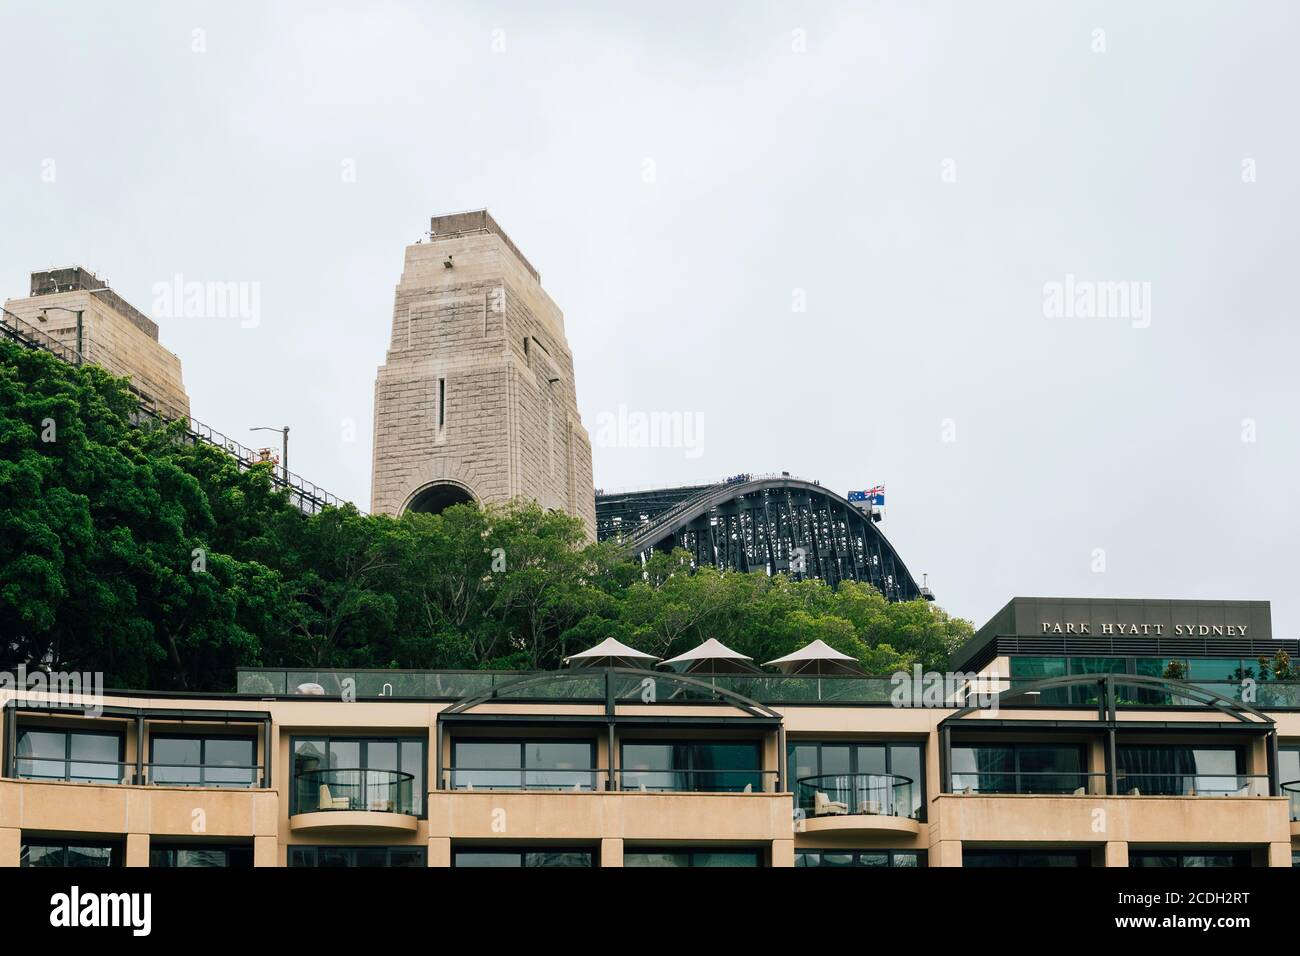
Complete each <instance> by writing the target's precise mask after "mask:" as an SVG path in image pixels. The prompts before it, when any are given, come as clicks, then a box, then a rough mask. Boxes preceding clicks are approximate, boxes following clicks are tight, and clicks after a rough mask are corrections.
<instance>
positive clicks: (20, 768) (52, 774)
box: [14, 757, 135, 786]
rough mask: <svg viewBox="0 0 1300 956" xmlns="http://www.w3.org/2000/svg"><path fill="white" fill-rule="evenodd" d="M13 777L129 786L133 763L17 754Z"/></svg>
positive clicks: (131, 779) (132, 778) (132, 779)
mask: <svg viewBox="0 0 1300 956" xmlns="http://www.w3.org/2000/svg"><path fill="white" fill-rule="evenodd" d="M14 776H15V777H18V778H20V779H23V780H62V781H66V782H68V783H99V784H110V785H113V786H122V785H129V784H131V783H132V781H134V779H135V764H134V763H128V762H127V761H124V760H79V759H77V758H75V757H73V758H63V757H18V758H16V759H15V760H14Z"/></svg>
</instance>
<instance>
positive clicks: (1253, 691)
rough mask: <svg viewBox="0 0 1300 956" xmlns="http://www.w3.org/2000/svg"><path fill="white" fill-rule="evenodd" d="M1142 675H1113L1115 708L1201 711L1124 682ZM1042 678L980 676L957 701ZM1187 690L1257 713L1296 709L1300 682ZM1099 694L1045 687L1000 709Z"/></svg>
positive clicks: (1220, 683) (1076, 702)
mask: <svg viewBox="0 0 1300 956" xmlns="http://www.w3.org/2000/svg"><path fill="white" fill-rule="evenodd" d="M1135 676H1142V675H1132V674H1128V675H1126V674H1116V675H1114V677H1115V681H1114V684H1115V691H1116V697H1117V699H1116V706H1117V707H1120V708H1125V709H1127V708H1132V709H1136V710H1159V709H1163V708H1167V707H1168V708H1178V707H1191V708H1197V709H1200V708H1203V707H1204V706H1205V705H1204V703H1203V702H1201V701H1198V700H1196V699H1194V698H1191V697H1187V696H1183V695H1180V694H1177V693H1174V692H1170V691H1165V690H1161V689H1157V688H1153V687H1144V686H1141V685H1138V684H1135V683H1127V684H1126V683H1125V682H1124V678H1125V677H1135ZM1043 679H1044V678H1042V677H992V676H985V675H982V676H980V677H977V678H975V679H973V680H971V681H969V682H968V683H967V684H965V685H963V687H962V689H961V691H960V692H959V693H958V695H957V696H958V699H966V698H967V697H973V695H974V694H975V693H983V694H988V693H997V692H999V691H1008V690H1017V689H1019V688H1022V687H1027V686H1029V685H1030V684H1035V683H1038V682H1039V681H1041V680H1043ZM1183 683H1185V684H1187V685H1188V686H1190V687H1197V688H1201V689H1202V690H1208V691H1213V692H1215V693H1217V694H1222V695H1223V696H1224V697H1229V698H1232V699H1233V700H1239V701H1243V702H1245V703H1249V704H1251V705H1252V706H1254V707H1257V708H1259V709H1261V710H1300V681H1297V680H1256V679H1254V678H1249V679H1245V680H1183ZM1099 693H1100V691H1099V688H1098V687H1097V686H1096V685H1092V684H1079V685H1075V686H1071V687H1056V688H1049V689H1047V690H1044V691H1042V692H1040V693H1037V694H1032V695H1025V696H1021V697H1017V698H1016V699H1014V700H1011V701H1006V702H1003V703H1002V704H1001V705H1000V706H1003V707H1008V708H1010V707H1053V708H1062V707H1092V706H1095V705H1096V704H1097V702H1098V695H1099Z"/></svg>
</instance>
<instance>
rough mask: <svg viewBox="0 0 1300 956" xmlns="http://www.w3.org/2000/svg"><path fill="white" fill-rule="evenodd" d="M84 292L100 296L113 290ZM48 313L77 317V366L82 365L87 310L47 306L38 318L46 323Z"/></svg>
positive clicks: (87, 290)
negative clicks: (83, 331)
mask: <svg viewBox="0 0 1300 956" xmlns="http://www.w3.org/2000/svg"><path fill="white" fill-rule="evenodd" d="M82 291H83V292H87V293H89V294H90V295H98V294H99V293H101V292H109V291H111V290H110V289H109V288H108V287H107V286H105V287H104V288H102V289H83V290H82ZM46 312H68V313H70V314H72V315H75V316H76V317H77V348H76V353H77V361H76V363H75V364H77V365H80V364H81V339H82V328H83V325H84V317H85V315H86V310H85V309H69V308H68V307H67V306H66V305H47V306H44V307H43V308H42V309H41V311H40V313H39V314H38V317H39V318H40V320H41V321H42V322H44V321H45V313H46Z"/></svg>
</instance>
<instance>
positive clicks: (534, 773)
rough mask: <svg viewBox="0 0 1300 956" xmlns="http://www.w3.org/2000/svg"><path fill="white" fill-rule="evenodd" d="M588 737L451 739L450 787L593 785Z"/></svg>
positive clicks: (593, 768) (593, 767) (593, 763)
mask: <svg viewBox="0 0 1300 956" xmlns="http://www.w3.org/2000/svg"><path fill="white" fill-rule="evenodd" d="M598 776H599V774H598V773H597V769H596V744H595V743H594V742H592V741H590V740H457V741H456V742H455V743H454V744H453V746H452V770H451V788H452V789H453V790H472V789H476V788H477V789H481V790H521V789H525V790H528V789H533V790H595V789H596V786H597V777H598Z"/></svg>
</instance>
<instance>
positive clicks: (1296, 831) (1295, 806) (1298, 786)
mask: <svg viewBox="0 0 1300 956" xmlns="http://www.w3.org/2000/svg"><path fill="white" fill-rule="evenodd" d="M1282 796H1284V797H1286V798H1287V800H1288V802H1289V806H1290V815H1291V836H1293V837H1296V836H1300V780H1290V781H1287V782H1286V783H1284V784H1282Z"/></svg>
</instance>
